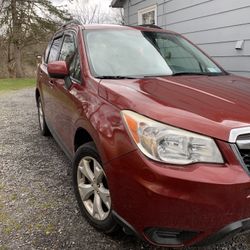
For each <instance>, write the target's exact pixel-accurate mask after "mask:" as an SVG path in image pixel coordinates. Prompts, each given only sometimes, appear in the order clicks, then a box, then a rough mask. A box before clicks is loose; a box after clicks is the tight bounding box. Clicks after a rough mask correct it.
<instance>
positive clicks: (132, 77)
mask: <svg viewBox="0 0 250 250" xmlns="http://www.w3.org/2000/svg"><path fill="white" fill-rule="evenodd" d="M96 78H98V79H140V78H141V77H136V76H96Z"/></svg>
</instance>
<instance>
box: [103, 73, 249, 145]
mask: <svg viewBox="0 0 250 250" xmlns="http://www.w3.org/2000/svg"><path fill="white" fill-rule="evenodd" d="M99 94H100V96H101V97H103V98H105V99H106V100H107V101H108V102H110V103H112V104H113V105H115V106H117V107H118V108H119V109H120V110H123V109H129V110H133V111H135V112H137V113H140V114H143V115H145V116H148V117H150V118H152V119H155V120H157V121H160V122H163V123H166V124H169V125H172V126H176V127H180V128H183V129H186V130H190V131H193V132H197V133H200V134H204V135H208V136H211V137H214V138H217V139H221V140H225V141H228V138H229V134H230V131H231V129H233V128H239V127H246V126H250V79H247V78H243V77H237V76H232V75H227V76H175V77H173V76H170V77H157V78H146V79H135V80H102V81H101V83H100V88H99Z"/></svg>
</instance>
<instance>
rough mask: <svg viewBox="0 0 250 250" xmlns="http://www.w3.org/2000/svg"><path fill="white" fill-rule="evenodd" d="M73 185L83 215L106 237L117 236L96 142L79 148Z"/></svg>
mask: <svg viewBox="0 0 250 250" xmlns="http://www.w3.org/2000/svg"><path fill="white" fill-rule="evenodd" d="M73 185H74V191H75V195H76V198H77V201H78V204H79V207H80V210H81V213H82V215H83V216H84V217H85V218H86V219H87V221H88V222H89V223H90V224H91V225H92V226H93V227H95V228H96V229H97V230H100V231H102V232H104V233H106V234H114V233H116V232H117V231H118V230H119V226H118V224H117V222H116V220H115V219H114V217H113V214H112V206H111V198H110V193H109V189H108V185H107V177H106V175H105V172H104V170H103V167H102V164H101V159H100V156H99V154H98V152H97V150H96V147H95V145H94V143H93V142H89V143H86V144H84V145H82V146H81V147H79V148H78V149H77V151H76V154H75V157H74V160H73Z"/></svg>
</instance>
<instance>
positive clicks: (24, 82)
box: [0, 78, 36, 91]
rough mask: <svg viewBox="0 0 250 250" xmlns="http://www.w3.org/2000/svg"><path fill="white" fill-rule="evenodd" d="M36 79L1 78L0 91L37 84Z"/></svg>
mask: <svg viewBox="0 0 250 250" xmlns="http://www.w3.org/2000/svg"><path fill="white" fill-rule="evenodd" d="M35 82H36V81H35V79H33V78H32V79H31V78H20V79H11V78H10V79H0V91H9V90H19V89H23V88H28V87H34V86H35Z"/></svg>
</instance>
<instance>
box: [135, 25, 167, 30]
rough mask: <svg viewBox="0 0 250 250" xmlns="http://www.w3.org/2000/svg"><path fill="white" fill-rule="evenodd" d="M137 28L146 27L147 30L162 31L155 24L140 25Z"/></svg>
mask: <svg viewBox="0 0 250 250" xmlns="http://www.w3.org/2000/svg"><path fill="white" fill-rule="evenodd" d="M138 26H141V27H147V28H154V29H162V28H161V27H160V26H157V25H155V24H141V25H138Z"/></svg>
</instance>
